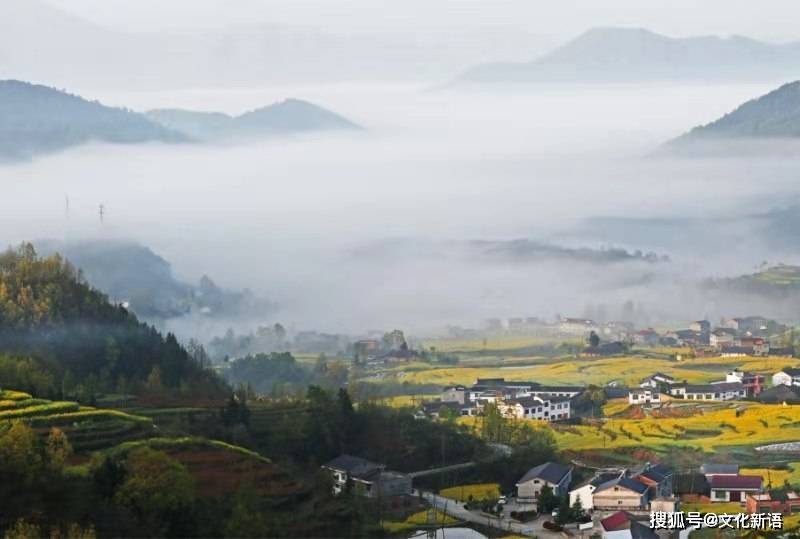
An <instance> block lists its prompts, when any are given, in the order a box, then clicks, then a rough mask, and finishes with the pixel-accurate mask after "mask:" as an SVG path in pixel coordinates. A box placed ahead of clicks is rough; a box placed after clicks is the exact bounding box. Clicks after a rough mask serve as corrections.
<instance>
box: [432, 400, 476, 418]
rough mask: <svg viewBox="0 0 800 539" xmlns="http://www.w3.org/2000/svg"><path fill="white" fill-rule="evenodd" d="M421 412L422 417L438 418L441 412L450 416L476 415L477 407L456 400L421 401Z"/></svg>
mask: <svg viewBox="0 0 800 539" xmlns="http://www.w3.org/2000/svg"><path fill="white" fill-rule="evenodd" d="M421 412H422V414H423V417H433V418H437V419H438V418H439V417H442V415H443V414H450V415H451V416H475V415H478V408H477V407H476V406H471V405H469V404H463V405H462V404H459V403H457V402H442V401H433V402H424V403H422V407H421Z"/></svg>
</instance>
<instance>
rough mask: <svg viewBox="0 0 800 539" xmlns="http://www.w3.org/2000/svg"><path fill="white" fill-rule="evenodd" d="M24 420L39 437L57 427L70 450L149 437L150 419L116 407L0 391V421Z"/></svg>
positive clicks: (89, 449) (100, 447)
mask: <svg viewBox="0 0 800 539" xmlns="http://www.w3.org/2000/svg"><path fill="white" fill-rule="evenodd" d="M15 420H19V421H25V422H26V423H28V424H29V425H30V426H31V427H32V428H33V429H34V430H35V431H37V432H38V433H40V434H41V435H42V436H44V435H46V434H47V432H48V431H49V430H50V428H51V427H59V428H61V429H62V430H63V431H64V432H65V433H66V434H67V437H68V438H69V440H70V443H71V445H72V447H73V449H74V450H75V451H76V452H78V453H81V452H88V451H92V450H96V449H102V448H106V447H111V446H114V445H116V444H119V443H122V442H126V441H130V440H136V439H140V438H143V437H147V436H151V435H152V433H153V423H152V420H151V419H149V418H147V417H142V416H139V415H134V414H128V413H125V412H121V411H119V410H102V409H97V408H91V407H87V406H80V405H79V404H78V403H76V402H69V401H49V400H46V399H35V398H33V397H31V395H28V394H27V393H22V392H19V391H11V390H3V391H2V392H0V423H5V422H9V421H15Z"/></svg>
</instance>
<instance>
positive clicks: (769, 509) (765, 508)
mask: <svg viewBox="0 0 800 539" xmlns="http://www.w3.org/2000/svg"><path fill="white" fill-rule="evenodd" d="M745 505H746V507H747V512H748V513H782V514H786V515H791V514H794V513H800V495H798V494H797V492H795V491H793V490H789V491H784V490H773V491H771V492H765V493H763V494H748V495H747V501H746V502H745Z"/></svg>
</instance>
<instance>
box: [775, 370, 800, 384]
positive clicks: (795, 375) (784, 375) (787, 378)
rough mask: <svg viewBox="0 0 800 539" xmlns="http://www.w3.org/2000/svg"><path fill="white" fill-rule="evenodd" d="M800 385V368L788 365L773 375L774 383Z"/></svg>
mask: <svg viewBox="0 0 800 539" xmlns="http://www.w3.org/2000/svg"><path fill="white" fill-rule="evenodd" d="M781 384H783V385H785V386H800V369H798V368H794V367H786V368H785V369H783V370H780V371H778V372H776V373H775V374H773V375H772V385H773V386H777V385H781Z"/></svg>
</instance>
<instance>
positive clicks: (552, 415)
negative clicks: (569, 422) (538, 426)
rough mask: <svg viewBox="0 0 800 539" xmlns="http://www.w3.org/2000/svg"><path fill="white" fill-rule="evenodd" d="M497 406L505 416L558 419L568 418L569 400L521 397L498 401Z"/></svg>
mask: <svg viewBox="0 0 800 539" xmlns="http://www.w3.org/2000/svg"><path fill="white" fill-rule="evenodd" d="M497 408H498V409H499V410H500V413H502V414H503V415H504V416H506V417H514V418H517V419H540V420H543V421H560V420H563V419H569V418H570V402H569V399H568V398H566V397H553V398H551V399H543V398H541V397H523V398H519V399H511V400H505V401H500V402H498V403H497Z"/></svg>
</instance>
